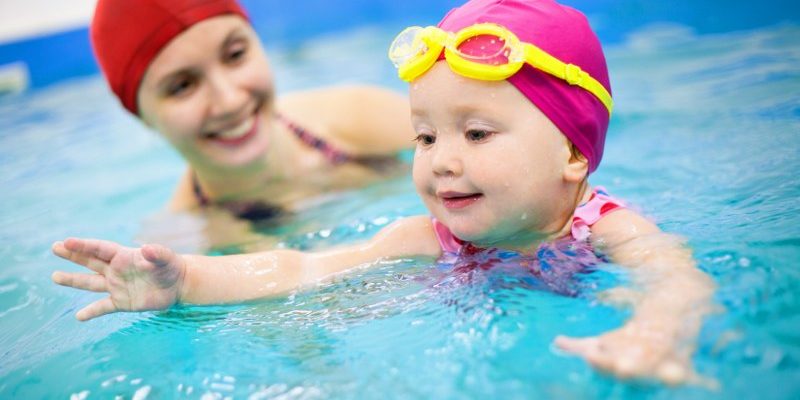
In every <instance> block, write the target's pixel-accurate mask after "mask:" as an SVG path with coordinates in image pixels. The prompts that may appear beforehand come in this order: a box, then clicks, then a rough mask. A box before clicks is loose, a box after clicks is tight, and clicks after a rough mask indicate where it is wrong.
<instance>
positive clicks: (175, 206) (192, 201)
mask: <svg viewBox="0 0 800 400" xmlns="http://www.w3.org/2000/svg"><path fill="white" fill-rule="evenodd" d="M199 205H200V204H199V202H198V199H197V195H196V193H195V189H194V180H193V173H192V170H191V168H187V169H186V171H185V172H184V173H183V175H182V176H181V177H180V179H179V180H178V184H177V185H175V190H174V191H173V193H172V198H170V199H169V202H167V209H168V210H169V211H173V212H178V211H186V210H190V209H192V208H196V207H197V206H199Z"/></svg>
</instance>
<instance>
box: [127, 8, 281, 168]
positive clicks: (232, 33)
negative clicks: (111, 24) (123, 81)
mask: <svg viewBox="0 0 800 400" xmlns="http://www.w3.org/2000/svg"><path fill="white" fill-rule="evenodd" d="M138 102H139V110H140V114H141V118H142V119H143V120H144V122H145V123H146V124H147V125H148V126H151V127H152V128H154V129H156V130H158V131H159V132H160V133H161V134H162V135H163V136H164V137H165V138H166V139H167V140H168V141H169V142H170V143H171V144H172V145H173V146H174V147H175V148H176V149H177V150H178V151H179V152H180V153H181V155H183V157H184V158H185V159H186V160H187V161H188V162H189V163H190V164H191V165H192V166H193V167H194V168H196V169H200V168H203V169H217V170H241V169H246V168H248V167H252V166H254V165H256V163H257V161H258V160H260V159H261V157H262V156H263V155H264V154H265V153H266V151H267V148H268V146H269V137H268V132H267V129H268V127H269V124H268V123H267V121H264V120H263V118H261V117H260V116H261V115H266V114H265V113H264V112H263V111H264V110H267V109H270V108H271V107H272V104H273V85H272V77H271V73H270V70H269V64H268V63H267V58H266V55H265V54H264V50H263V48H262V47H261V42H260V41H259V40H258V37H257V36H256V33H255V32H254V31H253V29H252V27H251V26H250V24H249V23H248V22H247V21H245V20H244V19H242V18H241V17H239V16H233V15H225V16H219V17H213V18H209V19H207V20H204V21H201V22H199V23H197V24H195V25H194V26H192V27H191V28H189V29H187V30H186V31H185V32H183V33H181V34H180V35H178V36H177V37H175V38H174V39H173V40H172V41H171V42H170V43H169V44H167V45H166V46H165V47H164V48H163V49H162V50H161V52H160V53H159V54H158V55H157V56H156V57H155V58H154V59H153V62H152V63H151V64H150V66H149V67H148V69H147V72H146V73H145V75H144V78H143V79H142V84H141V86H140V87H139V92H138Z"/></svg>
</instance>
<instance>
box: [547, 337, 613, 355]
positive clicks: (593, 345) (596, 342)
mask: <svg viewBox="0 0 800 400" xmlns="http://www.w3.org/2000/svg"><path fill="white" fill-rule="evenodd" d="M555 344H556V346H558V348H560V349H561V350H564V351H566V352H567V353H572V354H575V355H577V356H581V357H584V358H596V357H597V356H598V355H599V354H600V353H601V352H602V348H601V346H600V339H598V338H596V337H590V338H583V339H578V338H571V337H567V336H558V337H556V340H555Z"/></svg>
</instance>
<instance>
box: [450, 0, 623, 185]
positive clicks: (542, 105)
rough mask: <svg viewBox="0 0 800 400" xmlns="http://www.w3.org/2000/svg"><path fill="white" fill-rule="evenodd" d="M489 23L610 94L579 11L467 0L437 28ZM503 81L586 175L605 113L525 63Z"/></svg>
mask: <svg viewBox="0 0 800 400" xmlns="http://www.w3.org/2000/svg"><path fill="white" fill-rule="evenodd" d="M483 22H491V23H495V24H498V25H502V26H504V27H506V28H507V29H508V30H510V31H511V32H514V34H515V35H517V37H518V38H519V39H520V40H521V41H523V42H527V43H531V44H534V45H536V46H538V47H540V48H541V49H542V50H544V51H546V52H548V53H550V54H551V55H552V56H554V57H556V58H558V59H559V60H561V61H563V62H565V63H571V64H575V65H577V66H579V67H581V69H583V70H584V71H586V72H588V73H589V75H591V76H592V77H594V78H595V79H597V81H599V82H600V83H601V84H602V85H603V86H605V88H606V89H607V90H608V92H609V93H611V84H610V83H609V79H608V68H607V67H606V59H605V56H604V55H603V49H602V48H601V46H600V41H599V40H598V38H597V36H596V35H595V34H594V32H593V31H592V28H591V27H590V26H589V22H588V21H587V20H586V17H585V16H584V15H583V14H582V13H580V12H579V11H577V10H575V9H573V8H570V7H567V6H563V5H561V4H558V3H556V2H555V1H553V0H471V1H469V2H467V3H466V4H464V5H463V6H461V7H458V8H455V9H453V10H451V11H450V12H449V13H448V14H447V15H445V17H444V19H442V21H441V22H439V27H440V28H442V29H443V30H446V31H449V32H458V31H459V30H461V29H462V28H466V27H468V26H471V25H474V24H477V23H483ZM508 82H509V83H511V84H512V85H514V86H515V87H516V88H517V90H519V91H520V92H521V93H522V94H523V95H524V96H525V97H527V98H528V99H529V100H530V101H531V102H532V103H533V104H535V105H536V107H538V108H539V110H541V111H542V112H543V113H544V115H546V116H547V118H549V119H550V121H552V122H553V124H555V125H556V126H557V127H558V129H559V130H561V133H563V134H564V136H566V137H567V139H569V140H570V141H571V142H572V143H573V144H574V145H575V147H577V148H578V150H580V152H581V153H582V154H583V155H584V156H585V157H586V159H587V160H588V161H589V173H592V172H593V171H594V170H596V169H597V166H598V165H599V164H600V159H601V158H603V145H604V144H605V139H606V131H607V130H608V122H609V113H608V109H607V108H606V107H605V106H604V105H603V103H602V102H601V101H600V100H599V99H597V97H595V96H594V95H593V94H592V93H590V92H588V91H586V90H585V89H583V88H581V87H578V86H572V85H570V84H569V83H567V82H565V81H563V80H561V79H558V78H556V77H554V76H552V75H549V74H547V73H545V72H542V71H539V70H537V69H535V68H533V67H531V66H530V65H528V64H525V65H524V66H523V67H522V69H520V70H519V72H517V73H516V74H514V75H513V76H512V77H510V78H508Z"/></svg>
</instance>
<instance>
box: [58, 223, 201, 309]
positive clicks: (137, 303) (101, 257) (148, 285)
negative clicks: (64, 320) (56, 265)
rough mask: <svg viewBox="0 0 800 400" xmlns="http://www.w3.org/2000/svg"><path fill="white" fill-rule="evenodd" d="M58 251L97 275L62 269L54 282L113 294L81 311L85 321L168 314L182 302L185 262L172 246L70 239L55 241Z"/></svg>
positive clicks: (62, 256)
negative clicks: (112, 315) (113, 315)
mask: <svg viewBox="0 0 800 400" xmlns="http://www.w3.org/2000/svg"><path fill="white" fill-rule="evenodd" d="M53 253H54V254H55V255H57V256H59V257H61V258H63V259H66V260H69V261H72V262H74V263H76V264H80V265H83V266H84V267H86V268H89V269H90V270H92V271H94V273H90V274H84V273H70V272H62V271H56V272H54V273H53V276H52V279H53V282H55V283H57V284H59V285H63V286H69V287H73V288H76V289H82V290H90V291H92V292H108V294H109V296H108V297H106V298H104V299H101V300H97V301H95V302H93V303H91V304H89V305H88V306H86V307H84V308H83V309H81V310H80V311H78V312H77V313H76V314H75V317H76V318H77V319H78V320H80V321H86V320H89V319H92V318H96V317H99V316H102V315H105V314H110V313H113V312H119V311H147V310H162V309H166V308H169V307H170V306H172V305H173V304H175V303H177V302H178V301H179V300H180V293H181V288H182V286H183V279H184V276H185V275H186V265H185V261H184V259H183V258H182V257H181V256H179V255H177V254H175V253H174V252H172V250H169V249H167V248H166V247H163V246H159V245H144V246H142V247H141V248H139V249H135V248H130V247H124V246H120V245H119V244H116V243H113V242H107V241H102V240H92V239H73V238H70V239H67V240H65V241H63V242H56V243H53Z"/></svg>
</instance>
